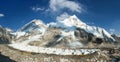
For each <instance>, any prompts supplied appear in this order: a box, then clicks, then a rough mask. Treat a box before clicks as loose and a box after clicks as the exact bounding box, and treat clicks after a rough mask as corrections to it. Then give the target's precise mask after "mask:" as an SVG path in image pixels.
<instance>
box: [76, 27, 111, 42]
mask: <svg viewBox="0 0 120 62" xmlns="http://www.w3.org/2000/svg"><path fill="white" fill-rule="evenodd" d="M75 36H76V38H78V39H79V41H80V42H83V43H86V44H87V43H88V42H92V43H96V44H101V43H102V42H107V43H109V42H110V41H112V40H111V39H110V38H107V37H105V38H97V37H96V36H95V35H93V34H91V33H88V32H86V31H85V30H83V29H80V28H76V30H75Z"/></svg>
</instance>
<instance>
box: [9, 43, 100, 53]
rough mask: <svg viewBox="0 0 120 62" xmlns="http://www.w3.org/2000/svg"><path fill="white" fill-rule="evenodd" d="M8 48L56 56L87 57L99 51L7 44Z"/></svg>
mask: <svg viewBox="0 0 120 62" xmlns="http://www.w3.org/2000/svg"><path fill="white" fill-rule="evenodd" d="M9 46H10V47H13V48H15V49H18V50H21V51H27V52H34V53H46V54H56V55H87V54H92V53H94V52H96V51H98V50H99V49H62V48H45V47H37V46H30V45H23V44H20V43H16V44H9Z"/></svg>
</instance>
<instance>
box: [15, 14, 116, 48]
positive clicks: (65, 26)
mask: <svg viewBox="0 0 120 62" xmlns="http://www.w3.org/2000/svg"><path fill="white" fill-rule="evenodd" d="M13 34H14V35H15V37H16V38H15V40H14V41H15V42H20V43H22V44H24V45H34V46H42V47H63V48H64V47H67V48H79V47H83V46H85V45H88V44H89V43H93V42H94V43H98V44H101V43H102V42H110V43H111V42H115V41H116V40H115V39H114V38H113V37H112V36H111V34H109V33H108V32H107V31H106V30H105V29H104V28H100V27H96V26H89V25H87V24H86V23H84V22H82V21H81V20H80V19H78V18H77V16H75V15H73V16H70V17H69V18H66V19H65V20H63V21H57V22H51V23H48V24H47V25H46V24H44V23H43V22H42V21H41V20H36V19H35V20H32V21H31V22H29V23H27V24H26V25H24V26H23V27H22V28H21V29H19V30H18V31H17V32H15V33H13ZM36 41H37V42H36Z"/></svg>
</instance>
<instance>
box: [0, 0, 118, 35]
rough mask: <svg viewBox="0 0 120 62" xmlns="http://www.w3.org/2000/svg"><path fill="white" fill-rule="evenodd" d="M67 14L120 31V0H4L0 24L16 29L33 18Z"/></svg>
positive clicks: (49, 18) (0, 6) (52, 18)
mask: <svg viewBox="0 0 120 62" xmlns="http://www.w3.org/2000/svg"><path fill="white" fill-rule="evenodd" d="M64 13H66V14H67V15H74V14H75V15H77V16H78V18H79V19H81V20H82V21H83V22H85V23H87V24H89V25H95V26H99V27H102V28H105V29H106V30H107V31H109V32H110V31H114V32H115V33H117V34H118V33H119V32H120V0H0V25H2V26H3V27H8V28H11V29H13V30H17V29H19V28H20V27H22V26H23V25H24V24H26V23H28V22H29V21H31V20H33V19H41V20H43V21H44V22H45V23H49V22H52V21H56V17H58V16H60V15H61V14H64Z"/></svg>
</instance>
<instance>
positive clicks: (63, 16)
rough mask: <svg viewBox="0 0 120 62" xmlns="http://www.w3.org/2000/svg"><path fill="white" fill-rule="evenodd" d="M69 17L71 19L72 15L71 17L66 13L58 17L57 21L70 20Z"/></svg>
mask: <svg viewBox="0 0 120 62" xmlns="http://www.w3.org/2000/svg"><path fill="white" fill-rule="evenodd" d="M68 17H70V15H69V14H68V13H66V12H64V13H63V14H61V15H60V16H57V17H56V20H57V21H63V20H64V19H66V18H68Z"/></svg>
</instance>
